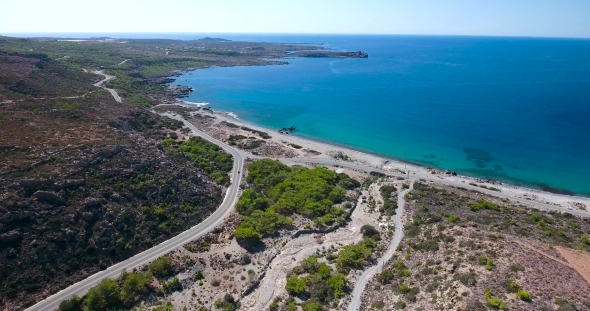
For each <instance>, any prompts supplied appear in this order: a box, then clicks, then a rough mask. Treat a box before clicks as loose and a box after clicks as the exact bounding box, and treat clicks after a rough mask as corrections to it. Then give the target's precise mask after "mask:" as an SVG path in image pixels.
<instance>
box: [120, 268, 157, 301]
mask: <svg viewBox="0 0 590 311" xmlns="http://www.w3.org/2000/svg"><path fill="white" fill-rule="evenodd" d="M151 279H152V274H151V273H150V272H149V271H147V272H144V273H129V274H127V273H123V276H122V280H123V282H122V285H121V299H122V300H123V302H124V303H126V304H127V303H131V302H133V301H135V299H136V298H137V297H139V296H140V295H142V294H144V293H146V292H147V291H148V290H149V284H150V281H151Z"/></svg>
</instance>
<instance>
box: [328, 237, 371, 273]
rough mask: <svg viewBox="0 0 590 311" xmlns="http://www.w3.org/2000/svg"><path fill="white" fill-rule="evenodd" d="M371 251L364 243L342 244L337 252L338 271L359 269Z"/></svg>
mask: <svg viewBox="0 0 590 311" xmlns="http://www.w3.org/2000/svg"><path fill="white" fill-rule="evenodd" d="M371 253H372V251H371V249H370V248H368V247H367V246H366V245H365V244H364V243H360V244H355V245H347V246H344V247H343V248H342V250H341V251H340V253H339V254H338V258H337V259H336V266H337V267H338V270H339V271H348V270H350V269H361V268H362V267H363V263H364V262H365V260H366V259H367V258H369V256H371Z"/></svg>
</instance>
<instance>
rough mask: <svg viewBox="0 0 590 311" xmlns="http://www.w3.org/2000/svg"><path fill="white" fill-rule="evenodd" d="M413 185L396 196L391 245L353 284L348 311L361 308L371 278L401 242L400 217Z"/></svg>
mask: <svg viewBox="0 0 590 311" xmlns="http://www.w3.org/2000/svg"><path fill="white" fill-rule="evenodd" d="M413 186H414V183H413V182H412V183H411V185H410V188H409V189H406V190H404V191H402V192H400V193H399V194H398V196H397V206H398V207H397V210H396V214H395V217H394V220H393V222H394V224H395V232H394V233H393V239H392V240H391V243H389V247H388V248H387V251H386V252H385V254H383V256H381V258H379V260H378V261H377V264H376V265H374V266H371V267H369V268H368V269H367V270H365V271H364V272H363V274H361V276H360V278H359V279H358V280H357V281H356V283H355V284H354V289H353V290H352V300H351V301H350V303H349V304H348V311H356V310H358V309H359V308H360V307H361V298H362V296H363V291H364V290H365V287H366V286H367V283H368V282H369V280H370V279H371V277H373V275H374V274H375V273H376V272H377V271H379V269H381V268H383V265H384V264H385V263H386V262H387V261H388V260H389V259H390V258H391V257H392V256H393V254H394V253H395V250H396V249H397V246H398V245H399V243H400V242H401V241H402V238H403V237H404V230H403V226H402V215H403V213H404V206H405V205H406V199H405V196H406V194H407V193H408V192H410V191H411V190H412V188H413Z"/></svg>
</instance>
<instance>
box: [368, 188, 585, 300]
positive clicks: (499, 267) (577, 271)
mask: <svg viewBox="0 0 590 311" xmlns="http://www.w3.org/2000/svg"><path fill="white" fill-rule="evenodd" d="M414 189H415V190H414V191H412V192H410V193H409V194H408V195H407V198H408V200H409V201H408V202H409V203H410V204H408V205H409V211H408V212H407V214H406V217H405V237H404V239H403V240H402V245H400V248H399V249H398V251H397V252H396V254H395V257H394V258H392V259H391V260H390V262H389V263H388V264H387V265H386V266H384V267H383V268H382V270H381V272H380V273H379V274H378V275H376V277H374V278H373V280H372V281H371V282H370V283H369V285H368V286H367V288H366V290H365V293H364V294H363V304H362V308H361V309H362V310H404V309H407V310H489V309H507V310H586V309H588V308H590V300H588V298H587V297H588V295H589V294H590V285H589V284H588V282H587V281H586V279H587V277H588V275H587V273H588V270H587V268H585V267H583V266H582V267H580V264H579V263H575V262H568V259H566V258H565V257H564V256H563V255H562V253H563V251H558V250H559V249H569V250H571V251H574V250H573V249H572V248H576V249H580V250H586V251H587V250H588V249H589V247H590V246H589V243H588V239H587V235H588V234H589V233H590V231H589V230H590V223H589V222H588V220H587V219H582V218H576V217H574V216H571V215H569V214H565V213H564V214H561V213H549V214H542V215H541V214H539V213H538V212H537V211H535V210H530V209H527V208H524V207H522V206H519V205H515V204H511V203H510V202H509V201H501V200H497V199H494V198H490V197H486V196H482V195H481V194H479V193H477V192H472V191H465V190H461V189H456V188H450V187H441V186H436V185H428V184H426V183H416V184H415V185H414ZM580 252H581V251H580ZM581 253H585V254H587V253H586V252H581ZM570 258H571V256H570ZM570 260H571V259H570Z"/></svg>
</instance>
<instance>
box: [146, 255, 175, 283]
mask: <svg viewBox="0 0 590 311" xmlns="http://www.w3.org/2000/svg"><path fill="white" fill-rule="evenodd" d="M149 270H150V272H151V273H152V274H153V275H154V276H155V277H157V278H163V277H167V276H169V275H170V274H171V273H172V258H170V256H162V257H160V258H158V259H156V260H154V261H152V262H151V263H150V264H149Z"/></svg>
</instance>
